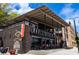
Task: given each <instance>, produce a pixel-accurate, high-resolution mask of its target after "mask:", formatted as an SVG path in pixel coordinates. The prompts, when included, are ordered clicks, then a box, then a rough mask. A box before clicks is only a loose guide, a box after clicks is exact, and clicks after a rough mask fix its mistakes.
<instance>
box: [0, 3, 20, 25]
mask: <svg viewBox="0 0 79 59" xmlns="http://www.w3.org/2000/svg"><path fill="white" fill-rule="evenodd" d="M9 12H10V14H9ZM17 16H19V14H17V13H14V12H12V9H11V8H9V4H8V3H0V25H4V24H5V23H6V22H7V21H9V20H11V19H13V18H15V17H17Z"/></svg>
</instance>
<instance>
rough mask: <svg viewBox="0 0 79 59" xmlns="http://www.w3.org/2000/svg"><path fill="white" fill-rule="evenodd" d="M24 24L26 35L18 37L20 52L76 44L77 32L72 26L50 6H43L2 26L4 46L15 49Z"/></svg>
mask: <svg viewBox="0 0 79 59" xmlns="http://www.w3.org/2000/svg"><path fill="white" fill-rule="evenodd" d="M22 24H24V36H23V37H19V38H18V39H20V50H19V53H26V52H27V51H29V50H31V49H49V48H66V47H70V48H71V47H74V46H75V45H73V43H72V41H73V42H75V33H74V30H73V29H72V28H71V26H70V25H69V24H68V23H66V22H65V21H64V20H62V19H61V18H60V17H59V16H57V15H56V14H55V13H54V12H52V11H51V10H50V9H49V8H48V7H46V6H42V7H39V8H37V9H35V10H32V11H30V12H28V13H26V14H23V15H21V16H19V17H17V18H15V19H13V20H12V21H8V22H7V23H5V25H3V26H0V28H1V29H0V37H1V39H2V40H3V46H4V47H9V48H10V49H13V46H14V40H15V38H16V34H17V33H18V32H20V33H21V26H22ZM72 33H73V34H72ZM17 36H18V34H17Z"/></svg>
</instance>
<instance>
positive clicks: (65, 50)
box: [23, 47, 79, 55]
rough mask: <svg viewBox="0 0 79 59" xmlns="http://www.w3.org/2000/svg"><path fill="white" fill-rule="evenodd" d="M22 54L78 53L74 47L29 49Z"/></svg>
mask: <svg viewBox="0 0 79 59" xmlns="http://www.w3.org/2000/svg"><path fill="white" fill-rule="evenodd" d="M23 55H79V54H78V50H77V48H76V47H74V48H72V49H51V50H31V51H29V52H27V53H26V54H23Z"/></svg>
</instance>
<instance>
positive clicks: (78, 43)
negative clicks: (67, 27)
mask: <svg viewBox="0 0 79 59" xmlns="http://www.w3.org/2000/svg"><path fill="white" fill-rule="evenodd" d="M75 18H79V17H74V18H70V19H73V22H74V29H75V36H76V37H75V40H76V43H77V47H78V53H79V42H78V37H77V29H76V23H75Z"/></svg>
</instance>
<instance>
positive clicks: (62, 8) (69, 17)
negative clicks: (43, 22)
mask: <svg viewBox="0 0 79 59" xmlns="http://www.w3.org/2000/svg"><path fill="white" fill-rule="evenodd" d="M42 5H46V6H47V7H48V8H49V9H51V10H52V11H53V12H54V13H55V14H57V15H58V16H60V17H61V18H62V19H63V20H65V21H66V22H69V21H70V22H71V25H72V26H73V27H74V23H73V20H75V22H76V28H77V32H79V3H10V7H11V8H12V11H13V12H16V13H19V14H21V15H22V14H24V13H27V12H29V11H31V10H34V9H36V8H38V7H40V6H42Z"/></svg>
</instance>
